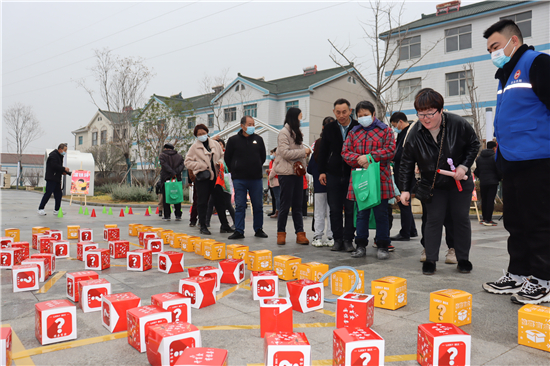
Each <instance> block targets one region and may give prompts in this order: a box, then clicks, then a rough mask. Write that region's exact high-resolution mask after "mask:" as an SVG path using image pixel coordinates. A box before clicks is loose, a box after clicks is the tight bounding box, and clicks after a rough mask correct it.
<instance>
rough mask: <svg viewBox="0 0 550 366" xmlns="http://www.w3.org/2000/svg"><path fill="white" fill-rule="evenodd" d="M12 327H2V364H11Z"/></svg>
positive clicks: (0, 355)
mask: <svg viewBox="0 0 550 366" xmlns="http://www.w3.org/2000/svg"><path fill="white" fill-rule="evenodd" d="M11 344H12V343H11V327H4V328H0V360H1V361H0V365H11Z"/></svg>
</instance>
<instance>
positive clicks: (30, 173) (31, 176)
mask: <svg viewBox="0 0 550 366" xmlns="http://www.w3.org/2000/svg"><path fill="white" fill-rule="evenodd" d="M42 173H43V172H42V170H41V169H25V172H24V173H23V174H22V177H23V179H22V180H26V181H27V182H28V183H29V185H30V186H31V187H38V184H39V183H40V177H41V176H42Z"/></svg>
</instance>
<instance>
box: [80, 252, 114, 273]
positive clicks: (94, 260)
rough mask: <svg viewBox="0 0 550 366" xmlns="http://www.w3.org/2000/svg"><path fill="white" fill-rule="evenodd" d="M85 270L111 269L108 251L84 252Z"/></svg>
mask: <svg viewBox="0 0 550 366" xmlns="http://www.w3.org/2000/svg"><path fill="white" fill-rule="evenodd" d="M84 266H85V269H93V270H96V271H103V270H104V269H107V268H110V267H111V256H110V255H109V249H92V250H88V251H86V252H84Z"/></svg>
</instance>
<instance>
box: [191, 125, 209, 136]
mask: <svg viewBox="0 0 550 366" xmlns="http://www.w3.org/2000/svg"><path fill="white" fill-rule="evenodd" d="M199 130H205V131H206V133H208V127H206V125H205V124H204V123H201V124H198V125H196V126H195V129H194V130H193V135H195V137H197V132H199Z"/></svg>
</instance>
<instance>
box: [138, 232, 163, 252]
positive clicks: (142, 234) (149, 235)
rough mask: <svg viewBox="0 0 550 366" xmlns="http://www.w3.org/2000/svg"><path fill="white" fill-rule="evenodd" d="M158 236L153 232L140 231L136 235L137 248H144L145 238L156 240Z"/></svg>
mask: <svg viewBox="0 0 550 366" xmlns="http://www.w3.org/2000/svg"><path fill="white" fill-rule="evenodd" d="M158 237H159V236H158V235H157V233H155V232H152V231H141V232H140V233H139V235H138V238H139V246H140V247H142V248H143V247H145V239H147V238H158Z"/></svg>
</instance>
